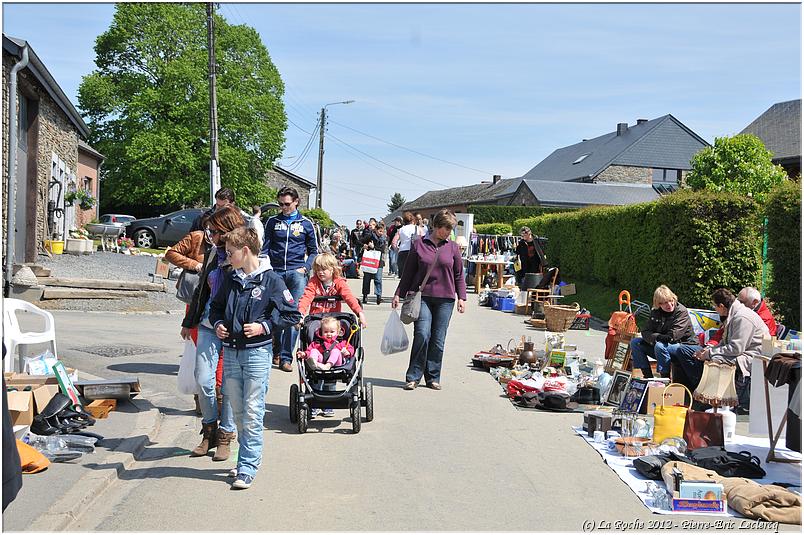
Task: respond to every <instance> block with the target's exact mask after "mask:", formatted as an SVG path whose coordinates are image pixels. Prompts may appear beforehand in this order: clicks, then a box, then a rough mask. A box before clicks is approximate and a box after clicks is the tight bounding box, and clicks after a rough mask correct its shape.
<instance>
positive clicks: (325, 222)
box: [301, 208, 335, 228]
mask: <svg viewBox="0 0 804 535" xmlns="http://www.w3.org/2000/svg"><path fill="white" fill-rule="evenodd" d="M301 214H302V215H303V216H304V217H308V218H310V219H312V220H313V221H315V222H316V223H318V224H319V225H321V226H322V227H323V228H330V227H334V226H335V222H334V221H333V220H332V218H330V217H329V214H328V213H327V212H326V211H325V210H324V209H323V208H310V209H307V210H302V211H301Z"/></svg>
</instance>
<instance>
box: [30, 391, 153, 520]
mask: <svg viewBox="0 0 804 535" xmlns="http://www.w3.org/2000/svg"><path fill="white" fill-rule="evenodd" d="M148 403H149V405H150V402H148ZM161 422H162V414H161V413H160V412H159V409H157V408H156V407H154V406H153V405H151V408H150V409H148V410H146V411H143V412H142V413H140V414H138V415H137V421H136V424H135V426H134V428H133V429H132V430H131V434H132V435H135V436H133V437H132V438H127V439H125V440H123V441H122V442H121V443H120V444H119V445H118V446H117V447H116V448H115V449H114V450H112V453H111V454H110V455H109V456H108V457H106V458H105V459H104V460H103V463H102V464H104V465H107V464H109V465H111V464H117V465H118V466H117V467H115V469H110V470H100V471H94V470H93V471H91V472H90V473H89V474H87V475H85V476H84V477H82V478H81V479H79V480H78V481H76V482H75V484H74V485H73V486H72V487H71V488H70V490H68V491H67V492H66V493H65V494H64V495H63V496H62V497H61V498H59V500H58V501H57V502H56V503H54V504H53V505H52V506H51V507H50V508H49V509H48V510H47V512H45V513H44V514H42V515H40V516H39V517H38V518H37V519H36V520H34V521H33V522H32V523H31V524H30V525H29V526H28V528H27V530H28V531H69V528H70V526H71V525H72V524H73V523H74V522H76V521H77V520H78V519H79V518H80V517H81V515H82V514H83V512H84V511H85V510H86V509H87V508H89V507H90V506H91V505H92V504H93V503H94V502H95V500H96V499H97V498H98V497H99V496H101V494H102V493H103V491H104V490H106V489H107V488H108V487H109V486H110V485H111V484H112V483H114V481H116V480H117V476H118V474H120V473H121V472H123V471H125V470H127V469H128V468H130V467H131V465H132V464H134V462H136V460H137V457H139V455H140V454H141V453H142V451H143V450H144V449H145V446H147V445H148V444H150V443H152V442H153V439H154V438H155V437H156V434H157V432H158V431H159V427H160V425H161Z"/></svg>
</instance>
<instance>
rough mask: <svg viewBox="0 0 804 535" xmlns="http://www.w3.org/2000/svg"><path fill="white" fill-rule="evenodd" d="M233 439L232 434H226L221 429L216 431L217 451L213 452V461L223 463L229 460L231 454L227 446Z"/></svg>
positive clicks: (233, 435)
mask: <svg viewBox="0 0 804 535" xmlns="http://www.w3.org/2000/svg"><path fill="white" fill-rule="evenodd" d="M234 438H235V434H234V432H232V433H228V432H226V431H224V430H223V429H218V449H216V450H215V455H213V456H212V460H213V461H225V460H226V459H228V458H229V454H230V453H231V448H230V446H229V444H230V443H231V442H232V440H234Z"/></svg>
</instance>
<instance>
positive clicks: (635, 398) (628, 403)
mask: <svg viewBox="0 0 804 535" xmlns="http://www.w3.org/2000/svg"><path fill="white" fill-rule="evenodd" d="M647 391H648V381H645V380H642V379H637V378H635V377H632V378H631V380H630V381H628V386H627V387H626V389H625V393H624V394H623V396H622V398H621V399H620V410H621V411H625V412H639V409H640V407H642V402H643V401H644V399H645V394H646V393H647Z"/></svg>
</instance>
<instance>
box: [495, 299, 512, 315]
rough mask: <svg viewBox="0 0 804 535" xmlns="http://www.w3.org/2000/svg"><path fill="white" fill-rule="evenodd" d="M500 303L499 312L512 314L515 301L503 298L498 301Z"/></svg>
mask: <svg viewBox="0 0 804 535" xmlns="http://www.w3.org/2000/svg"><path fill="white" fill-rule="evenodd" d="M498 301H499V303H500V310H501V311H503V312H513V311H514V308H515V307H516V299H515V298H513V297H503V298H502V299H498Z"/></svg>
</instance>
